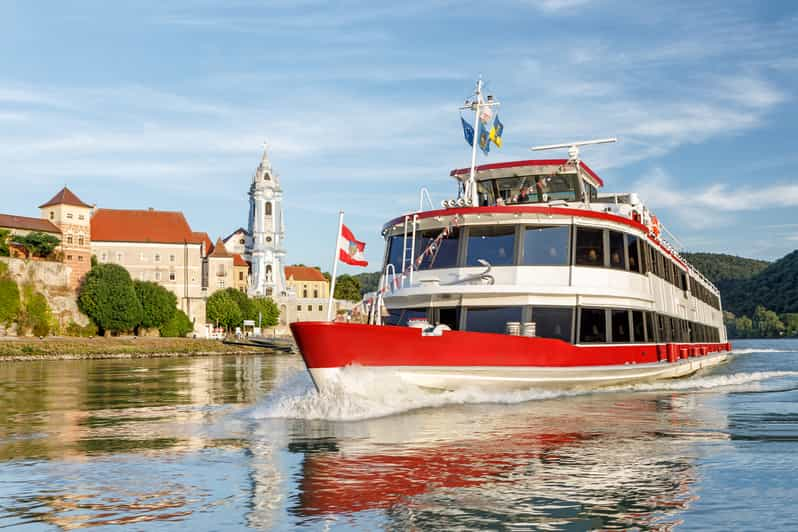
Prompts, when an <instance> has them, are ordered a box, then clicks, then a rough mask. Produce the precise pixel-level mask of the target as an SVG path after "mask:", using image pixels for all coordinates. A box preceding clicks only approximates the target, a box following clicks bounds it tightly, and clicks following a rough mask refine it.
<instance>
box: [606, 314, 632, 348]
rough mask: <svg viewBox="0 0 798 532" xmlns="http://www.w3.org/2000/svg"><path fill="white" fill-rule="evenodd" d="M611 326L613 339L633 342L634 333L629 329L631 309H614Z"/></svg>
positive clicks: (617, 341)
mask: <svg viewBox="0 0 798 532" xmlns="http://www.w3.org/2000/svg"><path fill="white" fill-rule="evenodd" d="M610 316H611V328H612V341H613V342H615V343H621V342H631V341H632V333H631V331H630V330H629V311H628V310H612V311H610Z"/></svg>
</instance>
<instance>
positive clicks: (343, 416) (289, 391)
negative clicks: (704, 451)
mask: <svg viewBox="0 0 798 532" xmlns="http://www.w3.org/2000/svg"><path fill="white" fill-rule="evenodd" d="M339 375H340V380H339V381H338V383H337V384H336V385H334V386H331V387H330V388H329V389H326V390H324V391H323V392H317V391H316V390H315V388H314V387H313V383H312V382H311V381H310V378H309V376H308V375H307V373H306V372H304V371H302V372H296V373H294V374H292V375H290V376H288V377H287V378H286V379H284V380H283V381H282V383H281V384H280V385H279V386H278V387H277V388H276V389H275V390H274V391H273V392H272V393H271V394H270V395H269V396H268V397H267V398H266V400H265V401H264V403H263V404H261V405H259V406H257V407H255V408H254V409H253V410H252V416H253V417H255V418H259V419H264V418H285V419H323V420H330V421H356V420H363V419H372V418H378V417H384V416H389V415H393V414H398V413H401V412H408V411H411V410H417V409H421V408H433V407H441V406H446V405H457V404H476V403H501V404H514V403H523V402H526V401H538V400H544V399H554V398H558V397H567V396H574V395H582V394H586V393H597V394H599V393H617V392H635V391H668V390H680V391H689V390H696V391H701V390H712V389H717V388H726V387H739V386H741V385H747V384H751V383H758V382H761V381H764V380H768V379H775V378H785V377H798V372H795V371H761V372H751V373H733V374H730V375H711V376H705V377H693V378H687V379H680V380H669V381H661V382H656V383H649V384H635V385H628V386H618V387H612V388H606V389H603V390H600V391H593V392H575V391H570V390H539V389H538V390H536V389H532V390H525V391H516V392H489V391H484V390H479V389H463V390H458V391H454V392H433V391H430V390H426V389H423V388H419V387H417V386H414V385H412V384H409V383H407V382H404V381H401V380H400V379H396V378H381V377H380V376H379V374H375V373H374V372H372V371H369V370H365V369H364V368H360V367H348V368H344V370H342V371H341V373H340V374H339Z"/></svg>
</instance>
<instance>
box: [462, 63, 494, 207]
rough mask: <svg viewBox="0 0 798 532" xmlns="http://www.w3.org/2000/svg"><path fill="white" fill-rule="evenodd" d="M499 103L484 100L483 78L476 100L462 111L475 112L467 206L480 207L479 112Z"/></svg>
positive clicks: (466, 193)
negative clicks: (478, 163) (478, 175)
mask: <svg viewBox="0 0 798 532" xmlns="http://www.w3.org/2000/svg"><path fill="white" fill-rule="evenodd" d="M498 105H499V102H497V101H495V100H494V99H493V96H490V95H489V96H488V101H484V100H483V99H482V76H480V77H479V79H478V80H477V86H476V88H475V89H474V98H473V99H472V100H466V101H465V103H464V104H463V107H461V108H460V110H461V111H465V110H472V111H474V126H473V127H474V138H473V139H472V142H471V172H470V173H469V176H468V181H467V182H466V186H465V201H466V204H468V205H471V206H473V207H476V206H478V205H479V196H478V194H477V179H476V176H477V143H478V142H479V111H480V110H481V109H482V108H483V107H494V106H498Z"/></svg>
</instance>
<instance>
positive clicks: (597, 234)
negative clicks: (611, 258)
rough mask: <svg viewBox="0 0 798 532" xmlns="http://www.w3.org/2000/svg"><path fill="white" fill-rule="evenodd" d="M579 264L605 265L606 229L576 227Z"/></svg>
mask: <svg viewBox="0 0 798 532" xmlns="http://www.w3.org/2000/svg"><path fill="white" fill-rule="evenodd" d="M576 264H577V266H604V230H603V229H590V228H588V227H577V228H576Z"/></svg>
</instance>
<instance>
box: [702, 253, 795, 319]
mask: <svg viewBox="0 0 798 532" xmlns="http://www.w3.org/2000/svg"><path fill="white" fill-rule="evenodd" d="M718 288H720V290H721V296H722V297H723V306H724V308H725V309H726V310H728V311H730V312H733V313H734V314H737V315H742V314H745V315H749V316H750V315H751V314H753V312H754V311H755V309H756V307H757V306H758V305H761V306H763V307H765V308H767V309H769V310H772V311H774V312H776V313H778V314H785V313H795V312H798V250H795V251H793V252H792V253H790V254H788V255H785V256H784V257H782V258H781V259H779V260H777V261H776V262H774V263H772V264H770V265H769V266H768V267H767V268H765V269H763V270H762V271H760V272H759V273H757V274H756V275H754V276H752V277H750V278H748V279H739V280H735V281H726V282H724V283H720V284H719V285H718Z"/></svg>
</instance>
